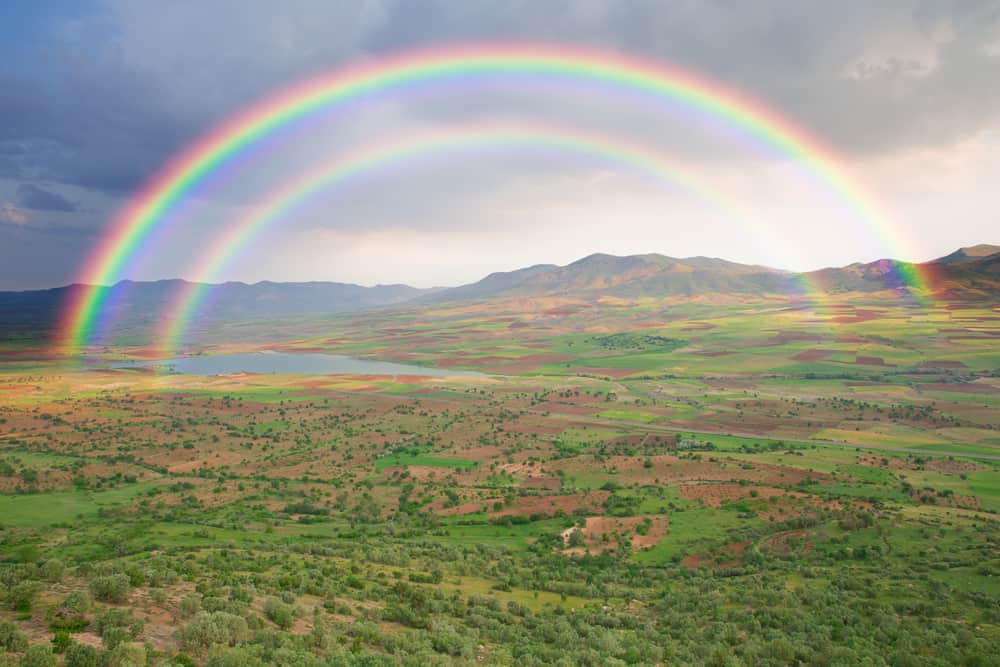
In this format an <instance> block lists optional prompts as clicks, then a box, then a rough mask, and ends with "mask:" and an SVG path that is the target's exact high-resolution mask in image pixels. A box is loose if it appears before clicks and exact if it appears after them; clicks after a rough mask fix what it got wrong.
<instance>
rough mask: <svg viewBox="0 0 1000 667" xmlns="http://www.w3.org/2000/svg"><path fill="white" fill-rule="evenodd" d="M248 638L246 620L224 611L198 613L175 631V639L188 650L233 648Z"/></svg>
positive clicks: (248, 632) (248, 630) (248, 631)
mask: <svg viewBox="0 0 1000 667" xmlns="http://www.w3.org/2000/svg"><path fill="white" fill-rule="evenodd" d="M249 637H250V629H249V627H248V626H247V622H246V619H245V618H243V617H242V616H237V615H235V614H230V613H228V612H225V611H215V612H208V611H200V612H198V613H197V614H195V615H194V618H192V619H191V621H190V622H189V623H188V624H187V625H185V626H184V627H183V628H181V629H180V630H178V631H177V639H178V640H179V641H180V643H181V645H182V646H184V647H185V648H188V649H199V648H208V647H209V646H212V645H213V644H225V645H229V646H235V645H236V644H238V643H240V642H244V641H246V640H247V639H249Z"/></svg>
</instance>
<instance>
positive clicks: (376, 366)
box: [114, 352, 485, 377]
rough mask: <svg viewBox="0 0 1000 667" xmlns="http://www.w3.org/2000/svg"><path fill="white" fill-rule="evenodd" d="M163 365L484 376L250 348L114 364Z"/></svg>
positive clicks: (197, 371)
mask: <svg viewBox="0 0 1000 667" xmlns="http://www.w3.org/2000/svg"><path fill="white" fill-rule="evenodd" d="M136 366H161V367H163V368H165V369H168V370H170V371H171V372H174V373H183V374H185V375H231V374H233V373H285V374H290V375H427V376H431V377H448V376H455V375H462V376H475V377H485V375H484V374H483V373H477V372H476V371H459V370H450V369H447V368H429V367H427V366H413V365H410V364H396V363H393V362H390V361H372V360H369V359H355V358H353V357H345V356H342V355H339V354H317V353H308V354H307V353H302V354H297V353H292V352H251V353H246V354H219V355H215V356H208V355H207V356H199V357H178V358H176V359H151V360H143V361H130V362H125V363H121V364H115V366H114V367H115V368H132V367H136Z"/></svg>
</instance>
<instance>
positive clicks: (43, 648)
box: [19, 644, 56, 667]
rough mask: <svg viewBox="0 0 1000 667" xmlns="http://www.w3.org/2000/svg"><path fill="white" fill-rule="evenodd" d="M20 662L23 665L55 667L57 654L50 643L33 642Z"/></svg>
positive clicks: (23, 666)
mask: <svg viewBox="0 0 1000 667" xmlns="http://www.w3.org/2000/svg"><path fill="white" fill-rule="evenodd" d="M19 664H20V666H21V667H55V664H56V654H55V653H53V652H52V646H50V645H48V644H32V645H31V646H29V647H28V650H27V651H25V652H24V657H23V658H21V662H20V663H19Z"/></svg>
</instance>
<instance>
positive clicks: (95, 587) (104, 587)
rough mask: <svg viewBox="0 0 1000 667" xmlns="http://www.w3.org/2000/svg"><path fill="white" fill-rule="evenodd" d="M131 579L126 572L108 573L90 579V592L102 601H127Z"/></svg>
mask: <svg viewBox="0 0 1000 667" xmlns="http://www.w3.org/2000/svg"><path fill="white" fill-rule="evenodd" d="M128 591H129V580H128V576H127V575H124V574H108V575H104V576H100V577H94V578H93V579H91V580H90V592H91V593H92V594H93V595H94V597H95V598H97V599H98V600H100V601H101V602H125V601H126V600H127V599H128Z"/></svg>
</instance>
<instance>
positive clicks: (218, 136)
mask: <svg viewBox="0 0 1000 667" xmlns="http://www.w3.org/2000/svg"><path fill="white" fill-rule="evenodd" d="M520 75H541V76H544V77H552V78H555V79H558V80H565V81H569V82H574V81H580V82H586V83H596V84H601V85H605V86H609V87H612V88H618V89H624V90H628V91H632V92H639V93H643V94H646V95H650V96H652V97H654V98H660V99H664V100H667V101H670V102H672V103H675V104H681V105H684V106H686V107H688V108H690V109H692V110H694V111H696V112H697V113H700V114H703V115H704V116H706V117H709V118H712V119H716V120H720V121H722V122H724V123H726V124H728V125H729V126H731V127H733V128H735V129H737V130H739V131H741V132H743V133H745V134H747V135H749V136H750V137H752V138H754V139H756V140H757V141H759V142H761V143H763V144H765V145H769V146H771V147H773V148H774V149H776V150H777V151H779V152H780V153H782V154H784V155H786V156H788V157H789V158H791V159H793V160H795V161H796V162H797V163H799V164H800V165H801V166H802V167H803V168H804V169H805V170H806V171H808V172H810V173H811V174H812V175H813V176H815V177H817V178H819V179H820V180H821V181H822V182H824V183H825V184H826V185H827V186H828V187H829V188H830V190H831V191H832V192H834V193H835V194H836V195H837V196H838V197H839V198H840V199H841V200H842V201H843V202H844V203H845V205H846V206H847V207H848V208H849V209H851V210H852V211H853V212H854V213H856V214H857V215H858V216H859V218H860V219H862V220H863V221H865V223H866V224H867V225H868V226H869V227H870V228H871V229H872V230H874V232H875V233H876V234H878V235H879V236H881V237H882V238H883V239H884V240H885V242H886V246H887V247H892V248H895V247H897V245H898V244H899V241H900V240H901V239H902V238H903V237H902V235H901V234H899V233H898V230H896V229H894V227H893V224H892V221H891V219H890V217H889V216H888V215H887V214H886V213H885V211H884V210H882V209H881V207H880V206H879V205H878V203H877V202H876V201H875V199H874V198H873V197H872V196H871V195H869V194H868V193H867V192H866V191H865V189H864V188H863V187H862V186H861V184H860V183H858V182H857V181H856V180H854V179H853V178H852V176H851V174H850V173H849V172H848V170H847V169H846V168H845V167H844V165H843V163H842V162H841V160H840V159H839V158H838V157H837V155H836V154H835V153H834V152H833V151H832V150H830V149H829V148H828V147H826V146H825V145H824V144H823V143H822V142H821V141H819V140H818V139H817V138H815V137H812V136H810V135H809V134H807V133H806V132H805V131H804V130H803V129H801V128H799V127H797V126H796V125H795V124H793V123H792V122H791V121H790V120H788V119H786V118H784V117H782V116H781V115H779V114H778V113H777V112H775V111H774V110H771V109H769V108H767V107H766V106H764V105H763V104H761V103H760V102H758V101H756V100H753V99H751V98H749V97H746V96H745V95H743V94H741V93H739V92H737V91H734V90H732V89H729V88H726V87H724V86H722V85H720V84H718V83H715V82H712V81H709V80H707V79H704V78H702V77H700V76H698V75H696V74H694V73H691V72H687V71H684V70H682V69H680V68H677V67H673V66H668V65H665V64H663V63H660V62H656V63H653V62H649V61H644V60H640V59H636V58H632V57H626V56H623V55H619V54H612V53H607V52H601V51H591V50H586V49H578V48H557V47H549V46H534V45H510V44H502V45H474V46H470V47H460V48H452V49H447V50H430V51H416V52H410V53H405V54H402V55H397V56H391V57H387V58H383V59H378V60H375V61H373V62H370V63H366V64H362V65H360V66H357V67H353V68H348V69H344V70H338V71H337V72H334V73H333V74H332V75H327V76H320V77H317V78H314V79H311V80H308V81H306V82H304V83H301V84H299V85H296V86H293V87H291V88H289V89H287V90H286V91H284V92H282V93H279V94H277V95H275V96H272V97H269V98H267V99H265V100H264V101H262V102H260V103H258V104H256V105H253V106H251V107H250V108H249V109H247V110H245V111H243V112H242V113H240V114H238V115H236V116H235V117H233V118H232V119H230V120H229V121H227V122H225V123H223V124H222V125H221V126H219V127H217V128H216V129H215V130H214V131H212V132H210V133H209V134H207V135H206V136H205V137H203V138H202V139H201V140H199V141H197V142H195V143H194V144H193V145H191V146H190V147H188V148H187V149H186V150H185V151H183V152H182V153H180V154H179V155H177V156H175V157H174V158H173V159H172V160H170V162H169V163H168V164H167V165H166V167H165V168H164V169H163V170H162V171H161V172H160V173H159V174H158V175H157V176H156V177H154V178H153V179H152V180H151V181H150V182H149V183H148V184H147V185H146V186H144V187H143V189H142V190H141V191H140V192H139V193H138V194H137V195H136V196H135V197H133V198H132V200H131V201H130V202H129V203H128V204H127V205H126V206H125V207H124V208H123V210H122V211H121V212H120V213H119V214H118V216H117V217H116V219H115V221H114V222H113V223H112V226H111V231H110V232H109V233H108V234H107V235H106V236H105V238H104V239H103V241H102V242H101V243H99V244H98V246H97V248H96V249H95V251H94V252H93V253H92V254H91V255H90V257H89V258H88V261H87V262H86V263H85V265H84V269H83V271H82V274H81V276H80V279H79V280H78V282H81V283H83V284H84V285H85V287H84V289H82V290H81V291H80V292H79V294H78V297H77V298H76V299H74V300H73V301H71V302H70V303H68V305H67V307H66V310H65V313H64V317H63V320H62V326H61V335H60V339H61V342H62V344H63V350H64V351H65V352H66V353H76V352H78V351H81V350H85V349H86V348H87V347H88V345H89V344H90V342H91V337H92V333H93V330H94V327H95V324H96V323H97V322H98V321H99V319H100V318H101V315H102V313H103V310H104V306H105V301H106V298H107V294H108V292H109V289H108V286H110V285H113V284H114V283H116V282H117V281H119V280H120V279H121V278H122V277H123V276H122V274H123V270H124V269H125V268H126V267H127V265H128V263H129V261H130V258H132V257H133V256H134V255H135V254H136V253H137V252H138V251H139V250H140V249H142V248H143V247H144V244H145V243H147V242H148V241H149V240H150V239H151V238H152V236H153V235H154V233H155V232H156V231H157V230H158V229H159V227H160V226H161V225H165V224H167V222H166V220H167V214H168V213H170V212H171V211H172V210H174V209H175V208H176V207H177V206H178V205H179V204H180V203H182V202H183V201H184V200H185V198H186V197H188V196H189V195H191V194H192V193H193V192H194V191H195V190H196V189H197V188H198V187H199V186H200V185H201V184H203V183H204V182H206V181H208V180H209V179H210V178H211V177H212V176H213V174H215V173H216V172H218V171H220V170H222V169H224V168H225V167H226V166H228V165H229V164H231V163H233V162H234V161H235V160H237V159H238V158H239V157H240V156H241V155H243V154H245V153H247V152H249V151H250V149H252V148H253V147H254V146H255V145H257V144H258V143H259V142H262V141H264V140H265V139H267V138H268V137H270V136H272V135H275V134H276V133H278V132H280V131H281V130H283V129H285V128H287V127H290V126H292V125H293V124H295V123H299V122H303V121H305V120H306V119H308V118H310V117H312V116H314V115H316V114H318V113H320V112H323V111H325V110H328V109H331V108H336V107H338V106H340V105H346V104H349V103H351V102H356V101H360V100H363V99H366V98H368V97H371V96H374V95H379V94H391V93H393V92H396V91H400V92H401V91H403V90H405V89H406V88H408V87H411V86H414V85H417V84H422V83H449V82H451V81H456V82H457V81H462V80H467V79H470V78H471V79H476V78H480V77H500V78H502V77H516V76H520ZM402 152H403V153H405V150H402ZM357 159H359V160H360V162H359V164H365V163H367V162H366V161H372V160H374V161H375V162H379V161H382V162H385V161H389V160H391V159H392V156H391V154H386V155H385V156H382V157H378V158H373V157H369V158H365V157H358V158H357ZM340 168H342V169H347V170H348V171H351V170H352V169H353V170H354V171H357V170H358V168H356V167H351V166H350V165H347V164H346V163H344V164H341V165H340ZM331 178H333V179H334V180H336V179H335V177H331ZM265 208H266V207H265ZM272 217H273V216H272ZM265 218H266V216H265ZM263 224H264V223H260V224H257V225H255V224H253V223H249V224H247V225H245V226H243V227H239V229H245V230H246V232H247V233H252V232H253V231H254V230H257V229H259V228H260V227H261V226H262V225H263ZM224 238H225V239H228V240H227V241H225V242H224V243H223V244H222V245H214V246H212V247H213V248H215V251H214V252H216V253H218V255H219V256H220V257H227V256H228V255H229V254H230V251H229V250H228V248H230V247H242V244H241V241H240V237H239V235H238V234H236V235H232V234H227V235H225V236H224ZM227 244H228V245H227ZM208 261H211V260H208ZM905 270H906V275H904V276H902V277H903V279H904V280H905V282H906V283H907V284H908V285H910V286H911V287H912V288H915V289H917V290H923V289H926V286H927V285H926V281H925V280H924V277H923V276H921V275H920V273H919V270H917V269H905ZM192 298H195V299H196V298H197V297H192ZM178 312H179V313H181V314H182V315H183V313H186V312H190V308H189V307H187V306H182V307H181V308H180V309H179V311H178ZM179 319H181V320H182V319H183V316H182V317H181V318H179ZM182 326H183V325H182ZM174 334H176V331H175V332H174Z"/></svg>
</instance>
